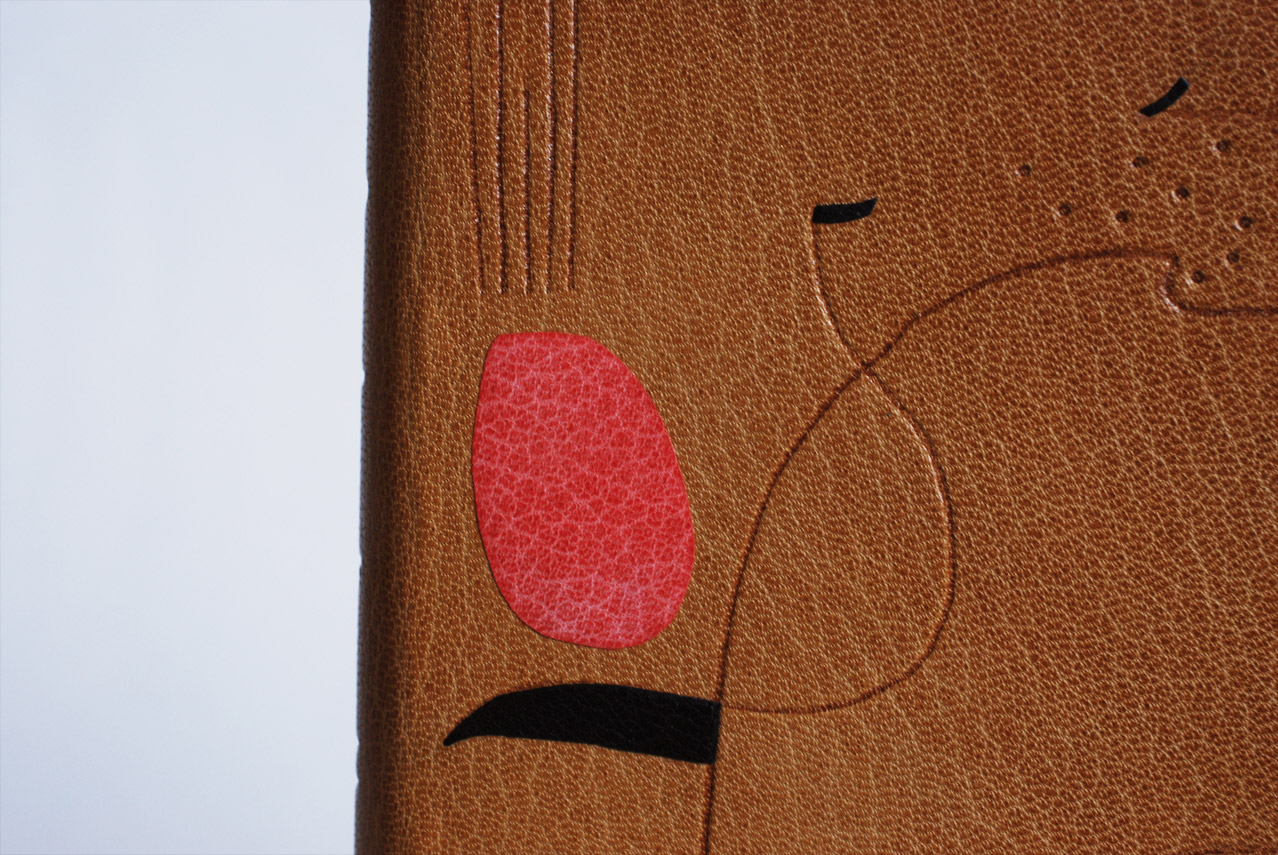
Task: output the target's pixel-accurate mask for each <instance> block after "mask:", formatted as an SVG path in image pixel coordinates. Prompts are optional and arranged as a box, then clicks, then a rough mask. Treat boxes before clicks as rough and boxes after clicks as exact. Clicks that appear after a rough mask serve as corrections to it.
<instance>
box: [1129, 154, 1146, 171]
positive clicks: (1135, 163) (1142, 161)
mask: <svg viewBox="0 0 1278 855" xmlns="http://www.w3.org/2000/svg"><path fill="white" fill-rule="evenodd" d="M1143 166H1149V158H1148V157H1144V156H1141V157H1136V158H1132V168H1133V169H1140V168H1141V167H1143Z"/></svg>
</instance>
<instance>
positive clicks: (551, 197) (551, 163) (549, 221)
mask: <svg viewBox="0 0 1278 855" xmlns="http://www.w3.org/2000/svg"><path fill="white" fill-rule="evenodd" d="M546 44H547V46H548V47H549V49H548V50H547V51H546V79H547V81H548V82H549V84H550V85H549V87H548V91H549V92H550V95H549V97H548V98H547V101H546V128H547V131H546V142H547V149H548V150H547V153H546V187H547V191H546V192H547V196H546V291H547V293H549V291H550V290H551V287H550V285H551V274H552V271H553V270H554V260H555V129H556V124H557V121H556V118H557V117H556V110H555V5H554V0H546Z"/></svg>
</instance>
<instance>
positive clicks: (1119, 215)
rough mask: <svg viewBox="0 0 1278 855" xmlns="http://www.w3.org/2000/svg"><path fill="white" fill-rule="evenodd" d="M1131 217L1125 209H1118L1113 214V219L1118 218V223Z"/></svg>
mask: <svg viewBox="0 0 1278 855" xmlns="http://www.w3.org/2000/svg"><path fill="white" fill-rule="evenodd" d="M1131 218H1132V215H1131V214H1130V213H1128V212H1127V211H1119V212H1118V213H1116V214H1114V219H1116V220H1118V221H1119V222H1120V223H1125V222H1127V221H1128V220H1130V219H1131Z"/></svg>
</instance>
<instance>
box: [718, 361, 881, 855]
mask: <svg viewBox="0 0 1278 855" xmlns="http://www.w3.org/2000/svg"><path fill="white" fill-rule="evenodd" d="M860 377H861V371H860V370H859V369H858V370H857V371H854V372H852V376H851V377H849V378H848V379H847V380H846V381H844V383H843V385H841V386H840V387H839V388H838V389H836V390H835V392H834V394H833V395H831V396H830V397H829V398H828V399H827V400H826V401H825V403H824V404H822V405H821V407H820V409H818V410H817V414H816V417H815V418H814V419H813V420H812V421H811V423H809V424H808V426H807V427H806V428H805V429H804V431H803V433H801V434H799V438H798V440H797V441H796V442H795V443H794V445H793V446H791V448H790V450H789V451H787V452H786V455H785V457H784V458H783V459H782V461H781V466H780V467H779V468H778V469H777V471H776V474H774V475H773V476H772V482H771V483H770V484H768V490H767V492H766V493H765V494H764V496H763V503H762V504H761V505H760V506H759V513H758V515H757V516H756V517H755V520H754V528H753V529H751V531H750V539H749V541H747V542H746V548H745V555H744V557H743V558H742V559H741V569H740V570H739V571H737V578H736V582H735V583H734V585H733V588H732V601H731V603H730V605H729V606H728V623H727V626H726V627H725V628H724V633H723V656H722V658H721V659H720V661H719V681H718V684H717V686H716V687H715V693H714V700H716V701H718V702H719V703H720V704H721V705H722V703H723V691H724V686H725V684H726V682H727V678H728V646H729V645H730V644H731V642H732V625H733V623H734V622H735V621H736V617H737V600H738V598H739V597H740V594H741V581H742V579H743V578H744V576H745V570H746V567H747V566H748V565H749V563H750V553H751V552H752V551H753V550H754V541H755V538H757V537H758V535H759V524H760V523H761V522H762V521H763V515H764V514H765V513H766V512H767V510H768V501H769V500H770V499H771V498H772V492H773V490H775V489H776V486H777V482H778V481H780V480H781V475H782V474H783V473H784V472H785V468H786V467H787V466H789V465H790V461H791V460H792V459H793V458H794V455H795V454H796V453H797V452H798V450H799V449H800V448H802V447H803V443H805V442H807V439H808V436H810V435H811V433H812V429H813V428H814V427H816V425H817V423H818V422H819V421H821V418H822V417H823V416H824V415H825V414H826V412H828V411H829V409H830V407H832V406H834V402H835V401H837V400H838V399H839V396H840V395H842V394H843V393H844V392H845V391H846V390H847V389H848V388H849V387H850V386H851V385H852V384H853V383H855V382H856V381H857V379H858V378H860ZM718 768H719V763H718V761H717V760H716V761H715V762H714V763H711V764H710V771H709V773H708V775H707V778H706V811H705V823H704V828H705V834H704V836H703V837H702V841H701V852H702V855H709V852H710V829H711V825H712V820H713V817H714V781H715V770H716V769H718Z"/></svg>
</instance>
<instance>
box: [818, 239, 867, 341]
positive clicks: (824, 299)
mask: <svg viewBox="0 0 1278 855" xmlns="http://www.w3.org/2000/svg"><path fill="white" fill-rule="evenodd" d="M808 229H809V231H810V232H811V234H812V271H813V274H814V276H815V278H816V286H817V296H818V297H820V298H821V308H822V309H824V310H825V316H826V318H827V319H829V321H830V326H831V327H833V328H834V334H835V335H837V336H838V337H839V341H841V342H843V347H844V348H846V349H847V351H848V353H850V354H852V355H853V356H855V355H856V348H854V347H852V345H851V344H849V343H848V339H847V336H845V335H843V328H842V327H840V326H839V319H838V317H836V316H835V314H834V312H833V311H832V310H831V308H830V298H829V297H828V296H826V293H825V277H824V276H822V275H821V250H820V249H818V248H817V240H816V225H815V224H813V223H809V224H808Z"/></svg>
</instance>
